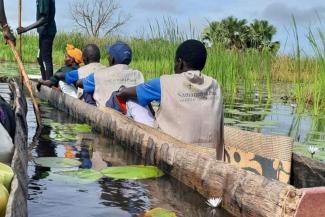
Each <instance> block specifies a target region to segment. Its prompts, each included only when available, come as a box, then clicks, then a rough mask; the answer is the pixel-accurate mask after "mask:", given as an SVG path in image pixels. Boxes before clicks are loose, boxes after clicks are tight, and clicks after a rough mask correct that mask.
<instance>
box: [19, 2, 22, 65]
mask: <svg viewBox="0 0 325 217" xmlns="http://www.w3.org/2000/svg"><path fill="white" fill-rule="evenodd" d="M21 17H22V0H19V5H18V27H19V28H20V27H21V19H22V18H21ZM22 38H23V35H22V34H20V35H19V55H20V59H21V60H23V52H22Z"/></svg>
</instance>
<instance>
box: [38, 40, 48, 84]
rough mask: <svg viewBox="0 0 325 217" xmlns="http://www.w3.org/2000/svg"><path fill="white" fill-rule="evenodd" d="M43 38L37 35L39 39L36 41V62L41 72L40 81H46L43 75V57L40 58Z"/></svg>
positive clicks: (44, 74)
mask: <svg viewBox="0 0 325 217" xmlns="http://www.w3.org/2000/svg"><path fill="white" fill-rule="evenodd" d="M43 40H44V38H43V36H41V35H39V39H38V55H37V61H38V64H39V66H40V70H41V75H42V80H46V73H45V66H44V62H43V57H42V54H43V52H42V50H43V46H42V45H43V43H44V42H43Z"/></svg>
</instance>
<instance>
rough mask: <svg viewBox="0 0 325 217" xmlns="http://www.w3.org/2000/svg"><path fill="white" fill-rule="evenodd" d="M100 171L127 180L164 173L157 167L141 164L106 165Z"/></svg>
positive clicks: (152, 176)
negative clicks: (106, 166)
mask: <svg viewBox="0 0 325 217" xmlns="http://www.w3.org/2000/svg"><path fill="white" fill-rule="evenodd" d="M100 172H101V173H102V174H103V175H105V176H107V177H110V178H113V179H129V180H138V179H150V178H158V177H161V176H163V175H164V173H163V172H162V171H161V170H160V169H158V168H157V167H154V166H143V165H133V166H121V167H108V168H106V169H103V170H101V171H100Z"/></svg>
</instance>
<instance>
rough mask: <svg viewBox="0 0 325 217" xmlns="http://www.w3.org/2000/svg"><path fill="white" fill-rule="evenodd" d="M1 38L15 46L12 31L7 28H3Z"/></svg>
mask: <svg viewBox="0 0 325 217" xmlns="http://www.w3.org/2000/svg"><path fill="white" fill-rule="evenodd" d="M3 37H4V39H5V41H6V43H7V41H12V42H13V43H14V45H15V46H16V38H15V36H14V34H12V31H11V29H10V27H9V26H6V27H4V28H3Z"/></svg>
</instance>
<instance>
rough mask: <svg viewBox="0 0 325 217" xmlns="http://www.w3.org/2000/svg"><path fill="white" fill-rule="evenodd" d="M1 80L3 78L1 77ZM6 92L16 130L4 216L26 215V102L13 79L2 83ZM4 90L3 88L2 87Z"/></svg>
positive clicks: (20, 216)
mask: <svg viewBox="0 0 325 217" xmlns="http://www.w3.org/2000/svg"><path fill="white" fill-rule="evenodd" d="M2 81H4V80H3V78H2ZM2 87H4V88H5V87H7V88H8V92H7V93H4V92H2V93H1V95H5V96H4V98H7V100H8V99H9V101H10V105H11V106H12V108H13V110H14V112H15V121H16V131H15V138H14V155H13V159H12V162H11V168H12V169H13V171H14V173H15V175H14V178H13V180H12V183H11V191H10V195H9V200H8V204H7V209H6V215H5V217H27V215H28V214H27V197H28V187H27V184H28V176H27V133H28V131H27V124H26V114H27V103H26V99H25V96H24V94H23V92H22V91H21V89H20V87H19V86H18V85H17V83H16V82H15V81H14V80H10V81H9V83H8V84H7V85H6V84H3V83H2ZM2 90H4V91H5V92H6V90H5V89H2Z"/></svg>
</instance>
